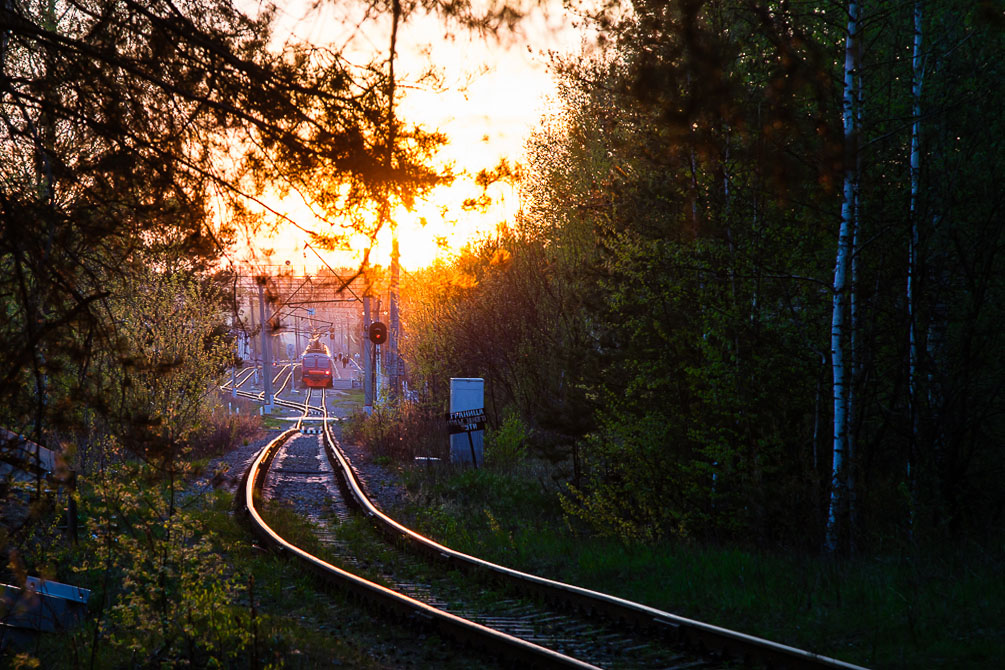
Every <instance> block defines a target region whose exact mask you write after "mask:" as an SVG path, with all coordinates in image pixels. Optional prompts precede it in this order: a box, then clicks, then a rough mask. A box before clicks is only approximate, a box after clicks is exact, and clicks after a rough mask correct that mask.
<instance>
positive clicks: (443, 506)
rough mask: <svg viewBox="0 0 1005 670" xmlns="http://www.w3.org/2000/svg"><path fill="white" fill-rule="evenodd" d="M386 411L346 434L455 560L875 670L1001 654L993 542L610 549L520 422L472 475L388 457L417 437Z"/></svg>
mask: <svg viewBox="0 0 1005 670" xmlns="http://www.w3.org/2000/svg"><path fill="white" fill-rule="evenodd" d="M392 416H395V415H392V414H386V415H380V414H378V415H376V416H375V417H370V418H368V419H366V420H363V421H361V422H360V423H358V424H357V426H361V427H362V429H361V430H360V429H358V430H357V431H356V432H355V433H354V434H353V439H355V440H360V441H363V442H365V443H367V444H371V443H370V442H367V437H368V436H369V435H375V434H376V435H379V436H380V438H381V439H383V440H384V442H383V445H384V446H381V447H375V448H374V453H375V454H383V455H384V456H385V457H387V458H390V457H393V460H395V461H397V462H398V464H399V465H400V466H403V467H402V471H403V478H404V480H403V481H404V485H405V488H406V490H407V493H408V496H407V503H406V507H405V508H404V509H402V510H399V514H400V515H402V517H403V521H405V522H406V523H407V524H409V525H411V526H413V527H415V528H416V529H417V530H419V531H420V532H423V533H426V534H428V535H430V536H431V537H433V538H435V539H436V540H437V541H440V542H442V543H444V544H446V545H448V546H451V547H453V548H455V549H458V550H460V551H464V552H468V553H471V554H474V555H477V556H481V557H483V558H486V559H488V560H492V561H495V562H498V563H501V564H503V565H507V566H510V567H514V568H517V569H521V570H525V571H528V572H532V573H535V574H540V575H542V576H546V577H549V578H553V579H558V580H561V581H566V582H570V583H574V584H578V585H581V586H584V587H587V588H591V589H596V590H599V591H604V592H607V593H612V594H615V595H618V596H621V597H625V598H628V599H631V600H635V601H639V602H643V603H646V604H648V605H652V606H654V607H658V608H660V609H663V610H666V611H669V612H673V613H675V614H678V615H681V616H685V617H689V618H695V619H699V620H702V621H706V622H709V623H713V624H716V625H720V626H723V627H726V628H731V629H734V630H739V631H741V632H744V633H748V634H753V635H757V636H761V637H765V638H768V639H771V640H774V641H778V642H782V643H785V644H790V645H793V646H796V647H800V648H803V649H807V650H811V651H815V652H817V653H821V654H825V655H828V656H833V657H835V658H839V659H841V660H845V661H849V662H853V663H857V664H861V665H865V666H868V667H873V668H916V667H933V668H966V667H970V668H982V667H987V666H988V665H989V664H993V663H994V662H995V661H994V659H997V658H1001V657H1003V655H1005V633H1003V631H1005V626H1003V625H1002V624H1003V622H1005V583H1003V582H1002V580H1001V579H1000V574H1001V573H1002V571H1003V569H1005V551H1003V546H1002V545H999V546H997V547H991V548H989V547H986V546H976V545H974V546H967V547H948V548H944V549H941V550H939V551H928V552H925V551H922V550H920V549H919V548H918V547H906V546H905V547H901V551H900V552H899V553H895V554H889V553H887V554H883V555H874V556H864V555H863V556H857V557H854V558H822V557H820V556H817V555H812V554H806V553H799V552H795V553H791V554H780V553H768V552H763V551H759V550H756V549H753V548H750V547H741V546H731V545H721V546H717V545H712V544H709V543H704V542H698V541H695V540H689V539H688V538H683V539H679V540H676V541H673V542H669V541H667V542H661V543H643V542H636V543H629V542H624V541H619V540H617V539H614V538H611V537H603V536H600V535H598V534H597V533H596V532H595V531H594V530H591V529H590V528H589V527H588V526H587V525H586V524H585V523H583V522H582V521H581V520H579V519H576V518H570V517H569V516H568V515H567V514H565V513H564V512H563V507H562V505H561V502H560V500H561V496H562V495H564V494H567V492H568V489H567V488H566V482H567V481H568V475H569V472H570V470H571V465H570V464H569V463H559V464H554V463H551V462H549V461H547V460H541V459H536V458H533V457H531V456H530V455H529V454H533V453H534V447H533V444H532V443H531V442H532V440H533V436H532V435H530V434H529V432H528V431H526V430H525V429H523V428H522V427H520V426H516V425H514V424H513V423H509V424H507V423H506V422H505V421H504V422H503V424H502V426H500V428H499V429H497V430H495V431H493V430H489V431H487V434H486V438H485V444H486V447H485V448H486V451H485V460H486V467H484V468H482V469H478V470H473V469H470V468H467V467H457V466H453V465H450V464H449V463H447V462H442V463H440V464H438V465H432V466H431V465H429V464H425V465H417V464H415V463H414V462H412V460H411V454H412V453H415V452H414V451H411V452H410V451H408V450H406V449H398V450H397V451H395V450H393V449H389V448H388V447H387V446H386V445H388V443H390V444H391V445H394V444H395V440H397V439H398V438H400V437H403V436H407V435H414V434H416V432H417V426H416V425H408V419H409V416H410V415H409V414H407V413H405V414H404V415H402V414H398V415H396V416H398V417H399V419H400V420H402V421H403V424H404V425H402V426H401V427H400V428H398V429H397V431H395V430H392V429H391V427H390V423H389V422H390V421H391V417H392ZM402 417H403V418H402ZM442 444H444V445H445V444H446V437H445V435H444V436H442ZM382 449H383V451H382ZM423 449H428V447H423ZM443 451H444V452H445V451H446V449H445V448H444V449H443Z"/></svg>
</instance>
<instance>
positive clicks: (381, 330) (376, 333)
mask: <svg viewBox="0 0 1005 670" xmlns="http://www.w3.org/2000/svg"><path fill="white" fill-rule="evenodd" d="M367 336H368V337H369V338H370V341H371V342H373V343H374V344H384V343H385V342H387V326H385V325H384V324H383V323H382V322H380V321H374V322H373V323H371V324H370V328H369V329H368V330H367Z"/></svg>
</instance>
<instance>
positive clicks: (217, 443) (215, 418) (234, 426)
mask: <svg viewBox="0 0 1005 670" xmlns="http://www.w3.org/2000/svg"><path fill="white" fill-rule="evenodd" d="M228 402H229V403H231V406H232V407H234V408H236V409H237V411H238V413H236V414H231V413H230V412H229V411H227V410H225V409H224V408H223V407H222V406H218V407H216V408H215V409H214V411H213V412H212V413H211V414H208V416H207V418H206V420H205V423H204V424H203V425H202V426H201V427H200V428H199V430H197V431H196V432H195V433H194V434H193V435H192V438H191V439H190V440H189V446H190V447H191V449H192V451H191V454H190V456H191V457H192V458H193V459H199V458H212V457H214V456H219V455H221V454H223V453H226V452H227V451H229V450H231V449H233V448H234V447H235V446H236V445H238V444H242V443H246V442H249V441H251V440H252V439H254V437H255V436H256V435H258V433H259V432H261V431H262V429H263V425H262V417H261V416H260V415H259V414H258V413H257V411H256V408H255V405H254V403H252V402H251V401H248V400H241V399H237V400H231V399H229V398H228Z"/></svg>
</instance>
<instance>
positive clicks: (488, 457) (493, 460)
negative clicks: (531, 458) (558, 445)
mask: <svg viewBox="0 0 1005 670" xmlns="http://www.w3.org/2000/svg"><path fill="white" fill-rule="evenodd" d="M527 438H528V434H527V426H526V424H524V422H523V420H522V419H521V418H520V416H519V415H518V414H517V413H516V412H515V411H508V412H506V417H505V418H504V419H503V422H502V425H501V426H499V428H497V429H495V430H487V431H485V464H486V465H488V466H490V467H493V468H502V469H509V468H512V467H515V466H517V465H519V464H520V463H521V462H523V460H524V457H525V456H526V454H527Z"/></svg>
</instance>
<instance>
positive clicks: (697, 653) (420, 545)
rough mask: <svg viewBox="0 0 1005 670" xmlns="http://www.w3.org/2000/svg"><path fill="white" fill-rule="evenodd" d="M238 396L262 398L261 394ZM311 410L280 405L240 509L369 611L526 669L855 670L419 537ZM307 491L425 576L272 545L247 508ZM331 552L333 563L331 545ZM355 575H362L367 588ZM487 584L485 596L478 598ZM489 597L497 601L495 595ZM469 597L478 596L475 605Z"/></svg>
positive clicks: (326, 530)
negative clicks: (316, 431)
mask: <svg viewBox="0 0 1005 670" xmlns="http://www.w3.org/2000/svg"><path fill="white" fill-rule="evenodd" d="M239 393H241V394H242V395H245V396H246V397H253V398H256V399H259V397H258V394H254V393H249V392H244V391H239ZM311 400H312V394H310V393H309V394H308V397H307V398H306V399H305V400H304V402H303V403H293V402H290V401H285V400H278V399H277V403H278V404H281V405H283V406H286V407H289V408H291V409H292V408H296V409H299V410H301V411H302V412H303V416H302V417H301V419H300V420H298V422H297V424H296V426H295V427H294V428H292V429H290V430H288V431H286V432H284V433H283V434H282V435H280V436H279V437H278V438H276V440H274V441H273V442H272V443H270V444H269V445H267V446H266V447H265V448H263V450H262V451H261V452H260V453H259V454H258V456H257V457H256V458H255V459H254V461H253V463H252V465H251V466H250V467H249V469H248V471H247V473H246V476H245V480H244V483H242V488H241V490H240V491H239V496H238V503H239V505H241V506H242V507H243V509H244V511H245V512H246V513H247V517H248V519H249V521H250V523H251V526H252V528H253V529H254V532H255V533H256V535H258V536H259V538H260V539H261V540H262V541H263V542H264V543H265V544H267V545H269V546H271V547H272V548H274V549H276V550H278V551H281V552H284V553H287V554H288V555H290V556H291V557H293V558H295V560H298V561H301V562H302V563H303V564H304V565H305V566H307V567H308V568H309V569H311V570H312V571H314V572H315V573H317V574H318V575H319V576H320V577H321V578H322V579H323V580H324V581H326V582H328V583H332V584H334V585H336V586H337V587H338V588H340V589H343V590H346V591H348V592H350V593H352V594H354V595H355V596H357V597H358V598H360V599H361V600H364V601H366V602H368V603H370V604H371V605H375V606H377V607H378V608H380V609H382V610H385V611H388V612H390V613H393V614H395V615H396V616H398V617H401V618H405V619H407V620H409V621H412V622H414V623H416V624H419V625H422V626H424V627H426V628H430V629H433V630H435V631H437V632H439V633H441V634H444V635H446V636H447V637H452V638H455V639H457V640H459V641H461V642H462V643H464V644H469V645H474V646H478V647H481V648H483V649H486V650H488V651H489V652H491V653H494V654H496V655H498V656H501V657H503V658H505V659H509V660H511V661H512V662H515V663H521V664H530V665H531V666H533V667H575V668H593V667H606V668H647V667H652V668H681V669H683V668H732V667H737V666H738V664H739V663H741V662H745V663H749V664H753V665H755V666H760V667H770V668H807V669H820V668H835V669H837V668H840V669H845V670H851V669H854V668H857V667H858V666H854V665H851V664H847V663H843V662H841V661H837V660H834V659H830V658H826V657H822V656H818V655H815V654H811V653H809V652H805V651H802V650H798V649H794V648H791V647H787V646H784V645H779V644H776V643H773V642H770V641H767V640H761V639H758V638H754V637H751V636H747V635H744V634H741V633H737V632H734V631H729V630H726V629H722V628H719V627H716V626H711V625H709V624H704V623H701V622H697V621H693V620H689V619H685V618H683V617H678V616H676V615H673V614H670V613H668V612H663V611H660V610H656V609H654V608H650V607H647V606H645V605H641V604H638V603H633V602H630V601H626V600H623V599H620V598H616V597H614V596H609V595H606V594H602V593H597V592H594V591H589V590H587V589H582V588H580V587H576V586H572V585H568V584H562V583H559V582H554V581H552V580H547V579H543V578H541V577H536V576H534V575H528V574H525V573H521V572H519V571H516V570H511V569H509V568H505V567H502V566H498V565H494V564H491V563H488V562H486V561H482V560H481V559H478V558H476V557H473V556H469V555H466V554H462V553H460V552H456V551H453V550H451V549H449V548H447V547H444V546H442V545H440V544H438V543H436V542H433V541H432V540H429V539H428V538H425V537H423V536H421V535H418V534H417V533H414V532H413V531H411V530H410V529H408V528H405V527H404V526H402V525H400V524H398V523H397V522H395V521H394V520H393V519H390V518H389V517H387V516H386V515H384V514H383V513H382V512H380V510H378V509H377V508H376V506H374V505H373V503H372V502H371V501H370V500H369V498H368V497H367V495H366V493H365V491H364V487H363V484H362V481H361V480H360V477H359V474H358V473H357V472H356V471H355V469H354V468H353V467H352V465H351V464H350V463H349V460H348V459H347V458H346V457H345V455H344V454H343V452H342V450H341V448H340V446H339V444H338V441H337V440H336V438H335V435H334V432H333V429H332V425H331V423H330V419H329V417H328V416H327V406H326V404H325V401H324V394H323V392H322V406H321V407H320V408H318V407H315V406H312V405H311ZM312 411H314V412H320V413H321V414H322V416H321V417H320V418H321V420H322V425H323V432H322V433H321V434H320V435H309V436H305V435H302V434H301V433H300V430H299V429H300V428H301V426H302V424H303V421H304V419H305V418H308V416H309V414H310V413H311V412H312ZM270 466H272V468H273V472H272V474H271V475H269V474H268V473H269V470H270ZM335 480H337V482H338V485H337V486H336V485H335V483H334V481H335ZM304 485H311V486H321V487H324V488H325V495H326V496H328V497H329V498H330V499H331V500H332V501H333V503H332V505H333V512H334V517H335V519H337V523H340V522H344V521H346V520H348V518H349V508H350V507H351V508H355V509H356V510H359V511H361V512H362V514H363V515H364V516H365V517H366V518H367V519H368V520H369V521H370V522H372V523H373V524H374V526H375V527H376V529H377V530H379V531H380V532H381V533H382V534H383V535H384V536H385V538H386V539H389V540H391V542H390V545H391V546H393V547H398V548H407V549H409V550H411V552H410V555H418V556H421V557H422V561H423V563H424V565H426V566H427V567H426V568H416V566H415V564H414V561H416V560H417V559H415V558H408V557H406V556H405V554H403V553H402V552H400V551H399V552H391V555H392V557H391V558H390V559H384V560H383V561H382V562H381V563H380V565H375V561H374V560H373V559H367V561H366V563H367V564H366V565H365V566H364V565H361V564H360V563H359V562H358V561H357V560H356V559H355V558H354V557H352V556H348V555H345V554H344V552H343V554H341V555H339V556H338V559H337V560H336V562H337V563H339V564H340V565H334V564H332V563H329V562H327V561H325V560H323V559H322V558H319V557H317V556H313V555H310V554H308V553H307V552H305V551H303V550H302V549H300V548H298V547H295V546H293V545H292V544H290V543H289V542H287V541H286V540H284V539H283V538H281V537H279V536H278V535H277V534H276V533H275V532H274V531H273V530H272V529H271V528H269V526H268V524H267V523H266V522H265V521H264V520H263V519H262V516H261V514H260V512H259V511H258V510H257V509H256V507H255V500H256V496H258V495H260V492H262V490H263V487H264V489H265V492H264V495H265V496H266V497H282V496H283V490H284V487H287V486H304ZM311 520H312V521H313V522H314V523H315V524H316V525H317V526H318V527H319V528H321V529H322V530H321V535H320V539H321V540H322V542H324V543H327V544H329V545H335V544H337V540H336V539H335V537H336V534H335V533H334V532H333V530H332V529H331V528H330V519H329V517H328V516H327V515H324V514H319V513H314V514H313V515H312V519H311ZM333 553H335V554H339V551H338V547H335V548H334V549H333ZM382 553H384V554H386V553H387V552H382ZM333 560H335V559H333ZM410 561H411V563H410ZM430 564H432V565H433V566H439V569H438V570H436V569H434V570H433V572H434V573H439V574H443V575H449V576H444V577H442V578H441V577H434V578H431V577H429V573H430V570H429V566H430ZM458 570H459V571H461V572H463V573H468V577H466V578H467V579H470V580H472V581H467V582H463V583H459V582H458V577H457V571H458ZM359 572H364V573H370V576H371V577H372V578H373V579H365V578H364V577H362V576H360V575H359V574H357V573H359ZM400 574H404V575H415V574H420V575H422V581H415V580H414V579H413V578H410V577H407V576H406V577H404V578H401V577H396V576H395V575H400ZM375 580H379V581H381V582H383V584H378V583H377V582H376V581H375ZM486 582H490V583H491V584H492V585H493V586H492V587H490V588H486V586H485V584H486ZM497 588H501V589H503V590H505V591H506V593H503V594H499V593H496V592H495V591H496V589H497ZM472 593H475V594H479V597H477V598H472V597H471V594H472ZM514 594H519V595H514Z"/></svg>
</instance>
